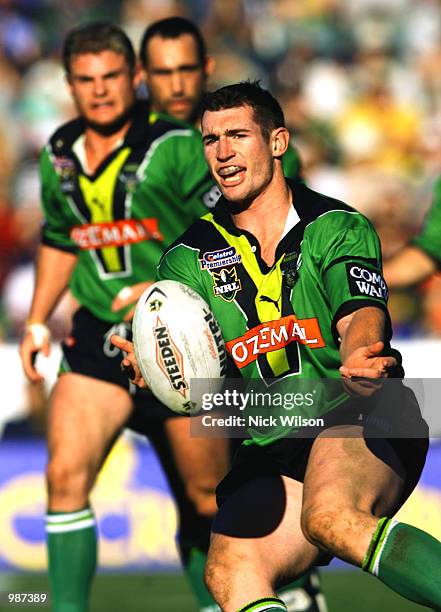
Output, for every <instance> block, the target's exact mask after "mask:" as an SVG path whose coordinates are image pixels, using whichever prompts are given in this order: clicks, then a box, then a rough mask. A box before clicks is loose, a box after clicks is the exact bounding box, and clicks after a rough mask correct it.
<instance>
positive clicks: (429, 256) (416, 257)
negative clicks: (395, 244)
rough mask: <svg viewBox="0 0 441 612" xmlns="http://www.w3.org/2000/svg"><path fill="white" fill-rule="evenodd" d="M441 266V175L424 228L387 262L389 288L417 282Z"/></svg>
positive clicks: (386, 277) (385, 273) (407, 285)
mask: <svg viewBox="0 0 441 612" xmlns="http://www.w3.org/2000/svg"><path fill="white" fill-rule="evenodd" d="M440 266H441V178H438V180H437V181H436V183H435V187H434V194H433V202H432V206H431V208H430V210H429V212H428V213H427V216H426V219H425V221H424V227H423V229H422V231H421V232H420V233H419V234H418V235H417V236H415V237H414V238H413V239H412V240H411V241H410V243H409V244H407V245H406V246H404V247H403V248H402V249H400V250H399V251H398V252H397V253H396V254H395V255H394V256H393V257H391V258H390V259H389V260H388V261H386V262H385V264H384V276H385V279H386V282H387V284H388V285H389V288H391V289H395V288H397V289H399V288H404V287H409V286H410V285H415V284H417V283H420V282H421V281H423V280H425V279H426V278H428V277H429V276H431V275H432V274H434V273H435V272H436V271H437V270H438V269H439V268H440Z"/></svg>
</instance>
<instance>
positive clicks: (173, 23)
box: [139, 17, 207, 67]
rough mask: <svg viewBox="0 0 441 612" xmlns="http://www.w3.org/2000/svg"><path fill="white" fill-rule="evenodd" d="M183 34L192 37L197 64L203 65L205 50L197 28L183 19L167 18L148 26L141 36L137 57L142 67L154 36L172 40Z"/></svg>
mask: <svg viewBox="0 0 441 612" xmlns="http://www.w3.org/2000/svg"><path fill="white" fill-rule="evenodd" d="M183 34H190V36H193V38H194V40H195V42H196V47H197V52H198V57H199V62H200V64H201V65H203V64H204V62H205V58H206V57H207V48H206V46H205V41H204V39H203V38H202V34H201V33H200V31H199V29H198V27H197V26H196V25H195V24H194V23H193V22H192V21H190V20H189V19H185V18H184V17H167V19H161V20H160V21H155V22H154V23H152V24H151V25H149V26H148V28H147V29H146V31H145V32H144V34H143V36H142V39H141V46H140V48H139V56H140V58H141V62H142V64H143V66H144V67H147V47H148V44H149V42H150V40H151V39H152V38H153V37H154V36H160V37H161V38H172V39H174V38H179V36H182V35H183Z"/></svg>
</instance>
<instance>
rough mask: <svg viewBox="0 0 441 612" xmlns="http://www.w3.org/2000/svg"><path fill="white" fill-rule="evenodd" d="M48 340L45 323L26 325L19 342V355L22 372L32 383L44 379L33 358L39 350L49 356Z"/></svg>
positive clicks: (48, 333) (49, 345) (48, 335)
mask: <svg viewBox="0 0 441 612" xmlns="http://www.w3.org/2000/svg"><path fill="white" fill-rule="evenodd" d="M50 340H51V336H50V332H49V329H48V328H47V327H46V325H44V324H42V323H31V324H28V325H27V326H26V330H25V333H24V336H23V340H22V341H21V344H20V357H21V363H22V365H23V370H24V373H25V375H26V377H27V378H28V380H30V382H32V383H38V382H41V381H42V380H44V376H43V375H42V374H41V373H40V372H39V371H38V370H37V368H36V367H35V359H36V357H37V354H38V353H40V352H41V353H42V354H43V355H44V356H45V357H49V354H50V351H51V344H50Z"/></svg>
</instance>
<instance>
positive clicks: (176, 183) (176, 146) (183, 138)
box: [155, 129, 220, 219]
mask: <svg viewBox="0 0 441 612" xmlns="http://www.w3.org/2000/svg"><path fill="white" fill-rule="evenodd" d="M176 132H177V134H176V136H175V137H171V138H168V139H167V140H165V141H164V142H163V143H162V144H161V147H160V150H158V155H156V156H155V157H156V160H157V162H158V164H162V166H163V168H166V169H168V176H167V177H166V180H168V181H169V182H170V185H171V186H172V188H173V189H174V191H175V195H176V197H177V198H178V199H179V201H180V202H181V205H182V207H183V208H185V209H186V211H187V212H192V211H193V212H194V218H195V219H197V218H199V217H200V216H202V215H203V214H205V213H206V212H207V209H210V208H213V206H214V205H215V204H216V202H217V200H218V199H219V196H220V191H219V188H218V187H217V185H216V184H215V182H214V180H213V178H212V176H211V174H210V172H209V170H208V166H207V163H206V161H205V158H204V153H203V148H202V140H201V136H200V134H199V132H196V131H195V130H193V129H186V130H184V129H181V130H177V131H176Z"/></svg>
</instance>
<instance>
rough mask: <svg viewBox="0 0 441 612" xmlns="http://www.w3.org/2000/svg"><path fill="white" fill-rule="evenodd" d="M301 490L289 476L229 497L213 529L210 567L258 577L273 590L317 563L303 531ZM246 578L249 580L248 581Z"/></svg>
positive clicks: (259, 480) (314, 549)
mask: <svg viewBox="0 0 441 612" xmlns="http://www.w3.org/2000/svg"><path fill="white" fill-rule="evenodd" d="M302 489H303V486H302V484H301V483H300V482H298V481H296V480H294V479H292V478H288V477H286V476H265V477H261V478H255V479H253V480H250V481H249V482H247V483H246V484H244V485H242V486H241V487H240V488H239V489H237V490H236V491H235V492H234V493H233V494H231V495H230V496H229V497H228V498H227V499H226V500H225V502H224V503H223V504H222V506H221V507H220V509H219V512H218V514H217V516H216V518H215V519H214V523H213V527H212V539H211V543H210V552H209V566H210V568H211V569H212V571H214V572H215V571H216V568H217V567H219V568H224V571H225V572H226V573H227V574H230V578H232V576H234V575H235V574H236V572H241V571H245V572H254V573H255V575H258V576H261V578H262V579H263V580H265V581H267V582H268V583H269V584H271V585H272V586H273V587H275V586H277V584H278V583H283V582H286V581H287V580H289V579H291V578H294V577H297V576H299V575H300V574H302V573H303V572H305V571H306V570H307V569H308V568H309V567H310V566H311V565H312V564H313V563H315V562H317V561H318V559H319V550H318V548H317V547H315V546H314V545H312V544H311V543H310V542H308V541H307V540H306V538H305V537H304V535H303V532H302V530H301V525H300V518H301V509H302ZM249 575H250V574H247V573H245V574H244V576H245V579H246V580H248V581H249Z"/></svg>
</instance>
